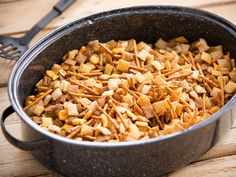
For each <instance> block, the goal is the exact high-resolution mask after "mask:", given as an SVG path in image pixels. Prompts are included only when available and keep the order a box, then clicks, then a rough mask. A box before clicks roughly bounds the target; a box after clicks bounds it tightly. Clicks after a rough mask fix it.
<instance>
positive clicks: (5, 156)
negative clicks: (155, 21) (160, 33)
mask: <svg viewBox="0 0 236 177" xmlns="http://www.w3.org/2000/svg"><path fill="white" fill-rule="evenodd" d="M56 2H57V0H34V1H33V0H0V35H9V36H14V37H20V36H22V35H24V33H25V32H26V31H28V30H29V29H30V28H31V27H32V26H33V25H34V24H35V23H36V22H37V21H38V20H40V18H42V17H43V16H44V15H46V14H47V12H48V11H50V10H51V8H52V7H53V5H54V4H55V3H56ZM138 5H179V6H188V7H194V8H200V9H204V10H207V11H209V12H213V13H215V14H217V15H219V16H222V17H223V18H225V19H227V20H229V21H230V22H232V23H234V24H236V0H208V1H206V0H195V1H190V0H158V1H157V0H148V1H147V0H132V1H131V0H119V1H113V0H77V1H76V2H75V3H74V4H73V5H72V6H71V7H70V8H68V9H67V10H66V11H65V12H64V13H63V14H62V15H61V16H59V17H57V18H56V19H54V20H53V21H52V22H51V23H50V24H48V25H47V26H46V27H45V28H44V29H43V30H42V31H41V32H40V33H39V34H37V35H36V36H35V38H34V39H33V40H32V41H31V43H30V45H32V44H34V43H35V42H36V41H37V40H38V39H40V38H41V37H43V36H44V35H45V34H47V33H49V32H50V31H52V30H53V29H55V28H57V27H59V26H61V25H63V24H65V23H67V22H69V21H72V20H75V19H78V18H82V17H85V16H88V15H91V14H94V13H97V12H101V11H106V10H111V9H116V8H121V7H130V6H138ZM14 63H15V62H14V61H9V60H5V59H2V58H0V113H2V111H3V110H4V109H5V108H6V107H7V106H8V105H10V102H9V99H8V94H7V87H6V86H7V81H8V77H9V73H10V72H11V69H12V67H13V66H14ZM227 116H231V118H232V119H233V118H234V117H236V107H234V108H233V109H232V110H231V111H229V112H228V113H227ZM6 124H7V128H8V130H9V131H10V132H11V133H12V134H14V136H16V137H17V138H19V139H20V138H21V133H20V128H21V127H20V120H19V118H18V116H17V115H12V116H10V118H9V120H8V121H7V122H6ZM0 149H1V150H0V176H1V177H11V176H23V177H25V176H42V177H61V176H60V175H59V174H56V173H54V172H52V171H49V170H48V169H46V168H45V167H43V166H42V165H41V164H39V163H38V162H37V161H36V160H34V159H33V157H32V156H31V155H30V154H29V153H27V152H24V151H21V150H19V149H17V148H15V147H13V146H12V145H10V144H9V143H8V142H7V141H6V140H5V138H4V136H3V134H2V133H1V131H0ZM166 176H169V177H189V176H191V177H202V176H206V177H235V176H236V121H235V122H233V124H232V127H231V129H230V130H229V131H228V132H227V133H226V134H225V135H224V137H223V138H222V139H221V140H220V141H219V142H218V143H217V144H216V145H215V146H214V147H213V148H212V149H211V150H210V151H209V152H207V153H206V154H205V155H203V156H202V157H201V158H200V159H199V160H198V161H196V162H194V163H192V164H190V165H188V166H186V167H183V168H181V169H178V170H177V171H175V172H173V173H171V174H168V175H166Z"/></svg>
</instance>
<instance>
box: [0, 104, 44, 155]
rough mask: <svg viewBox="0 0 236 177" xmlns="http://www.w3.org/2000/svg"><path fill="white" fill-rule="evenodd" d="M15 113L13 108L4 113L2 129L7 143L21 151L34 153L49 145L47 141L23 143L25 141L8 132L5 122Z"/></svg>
mask: <svg viewBox="0 0 236 177" xmlns="http://www.w3.org/2000/svg"><path fill="white" fill-rule="evenodd" d="M14 112H15V111H14V109H13V108H12V106H9V107H8V108H7V109H5V110H4V111H3V113H2V118H1V128H2V132H3V135H4V136H5V138H6V139H7V141H8V142H10V143H11V144H12V145H14V146H15V147H17V148H19V149H22V150H25V151H34V150H38V149H41V148H42V147H43V146H45V145H46V144H47V142H48V141H47V140H46V139H42V140H36V141H28V142H23V141H20V140H18V139H16V138H15V137H14V136H12V135H11V134H10V133H9V132H8V131H7V129H6V126H5V120H6V119H7V117H8V116H9V115H11V114H12V113H14Z"/></svg>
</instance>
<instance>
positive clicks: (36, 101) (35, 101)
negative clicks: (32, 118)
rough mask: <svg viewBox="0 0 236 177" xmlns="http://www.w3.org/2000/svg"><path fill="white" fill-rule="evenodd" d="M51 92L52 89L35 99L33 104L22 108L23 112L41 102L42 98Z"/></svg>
mask: <svg viewBox="0 0 236 177" xmlns="http://www.w3.org/2000/svg"><path fill="white" fill-rule="evenodd" d="M51 92H52V89H49V90H48V91H46V92H45V93H44V94H43V95H41V96H40V97H38V98H36V99H35V100H34V101H33V102H31V103H30V104H28V105H27V106H25V107H24V110H25V111H26V110H27V109H29V108H30V107H32V106H34V105H35V104H37V103H38V102H39V101H40V100H42V99H43V98H45V97H46V96H47V95H49V94H50V93H51Z"/></svg>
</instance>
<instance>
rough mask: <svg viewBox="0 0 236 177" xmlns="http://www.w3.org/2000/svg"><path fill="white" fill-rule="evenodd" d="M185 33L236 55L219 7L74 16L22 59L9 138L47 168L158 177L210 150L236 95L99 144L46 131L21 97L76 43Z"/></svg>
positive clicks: (234, 31) (235, 41) (233, 30)
mask: <svg viewBox="0 0 236 177" xmlns="http://www.w3.org/2000/svg"><path fill="white" fill-rule="evenodd" d="M178 36H185V37H187V38H188V39H189V40H190V41H191V42H193V41H195V40H197V39H198V38H200V37H202V38H205V39H206V40H207V41H209V43H210V45H219V44H220V45H223V47H224V50H225V51H229V52H230V53H231V55H232V56H233V57H234V58H236V27H235V26H234V25H233V24H232V23H230V22H228V21H227V20H225V19H223V18H221V17H218V16H216V15H214V14H211V13H208V12H205V11H202V10H197V9H191V8H184V7H172V6H147V7H132V8H126V9H118V10H113V11H108V12H103V13H99V14H95V15H92V16H89V17H86V18H83V19H80V20H76V21H74V22H71V23H68V24H66V25H64V26H62V27H60V28H58V29H56V30H55V31H53V32H52V33H50V34H49V35H47V36H46V37H44V38H43V39H41V40H40V41H39V42H37V43H36V44H35V45H34V46H32V47H31V48H30V49H29V50H28V51H27V52H26V53H25V54H24V56H22V57H21V59H20V60H19V61H18V62H17V63H16V65H15V67H14V68H13V71H12V73H11V76H10V79H9V85H8V91H9V96H10V101H11V104H12V107H9V108H8V109H6V110H5V111H4V112H3V115H2V120H1V126H2V130H3V133H4V135H5V137H6V139H7V140H8V141H9V142H10V143H12V144H13V145H15V146H16V147H18V148H20V149H23V150H28V151H30V152H31V153H32V155H33V156H34V157H35V158H36V159H37V160H38V161H40V162H41V163H42V164H43V165H45V166H46V167H47V168H49V169H52V170H54V171H56V172H58V173H60V174H62V175H65V176H70V177H77V176H81V177H86V176H95V177H97V176H100V177H106V176H109V177H111V176H136V177H139V176H148V177H151V176H158V175H161V174H164V173H168V172H171V171H173V170H175V169H177V168H179V167H182V166H184V165H186V164H188V163H190V162H193V161H194V160H197V159H198V158H199V157H200V156H201V155H203V154H204V153H205V152H207V151H208V150H209V149H210V148H211V147H212V146H213V145H214V144H215V143H216V141H217V139H218V137H219V136H220V135H221V132H224V131H225V130H227V128H229V126H230V125H231V123H232V120H230V116H226V115H227V114H226V113H227V112H228V111H229V110H230V109H231V108H232V107H233V105H235V103H236V96H234V97H233V98H232V99H231V100H230V101H229V102H228V103H227V104H226V105H225V106H224V107H223V108H222V109H221V110H220V111H218V112H217V113H215V114H214V115H212V116H210V117H209V118H208V119H207V120H205V121H203V122H201V123H199V124H197V125H194V126H192V127H190V128H188V129H186V130H183V131H180V132H177V133H174V134H170V135H166V136H162V137H159V138H154V139H150V140H142V141H136V142H120V143H99V142H81V141H75V140H71V139H67V138H63V137H60V136H57V135H55V134H52V133H50V132H48V131H46V130H43V129H42V128H40V127H39V126H38V125H36V124H35V123H34V122H33V121H32V120H31V119H30V118H29V117H28V116H27V115H26V113H25V112H24V111H23V108H22V104H23V102H24V99H25V98H26V96H27V95H29V94H30V93H31V92H32V90H33V88H34V85H35V84H36V83H37V81H38V80H39V79H40V78H41V77H42V75H43V73H44V72H45V71H46V70H47V69H49V68H50V67H51V66H52V65H53V64H54V63H60V62H61V57H62V56H63V55H64V54H65V53H66V52H68V51H69V50H72V49H75V48H79V47H81V46H82V45H84V44H86V43H87V42H88V41H90V40H94V39H99V40H100V41H102V42H105V41H108V40H111V39H116V40H119V39H130V38H134V39H136V40H138V41H141V40H143V41H145V42H150V43H154V42H155V41H156V40H157V39H158V38H160V37H161V38H164V39H166V40H168V39H171V38H174V37H178ZM14 111H15V112H16V113H17V114H18V115H19V117H20V118H21V120H22V133H23V137H24V141H20V140H17V139H16V138H14V137H13V136H11V135H10V134H9V133H8V132H7V131H6V128H5V125H4V121H5V119H6V118H7V117H8V116H9V115H10V114H11V113H13V112H14Z"/></svg>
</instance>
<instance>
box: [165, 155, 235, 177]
mask: <svg viewBox="0 0 236 177" xmlns="http://www.w3.org/2000/svg"><path fill="white" fill-rule="evenodd" d="M235 174H236V155H233V156H226V157H221V158H216V159H211V160H206V161H202V162H197V163H193V164H191V165H188V166H187V167H184V168H182V169H179V170H178V171H176V172H173V173H171V174H169V175H168V176H169V177H180V176H181V177H189V176H192V177H201V176H207V177H235Z"/></svg>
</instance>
